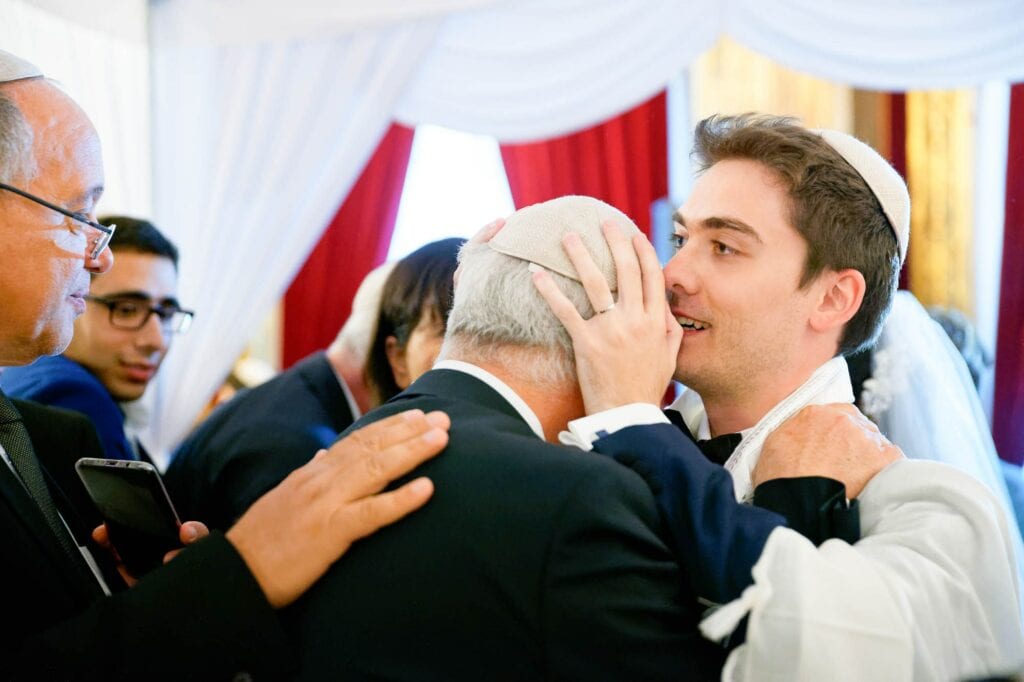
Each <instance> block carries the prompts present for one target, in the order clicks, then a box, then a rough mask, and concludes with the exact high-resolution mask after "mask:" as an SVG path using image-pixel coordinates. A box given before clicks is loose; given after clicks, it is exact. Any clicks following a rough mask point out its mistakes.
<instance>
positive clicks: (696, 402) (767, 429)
mask: <svg viewBox="0 0 1024 682" xmlns="http://www.w3.org/2000/svg"><path fill="white" fill-rule="evenodd" d="M852 402H853V385H852V384H851V383H850V371H849V369H848V368H847V366H846V359H845V358H843V357H842V356H841V355H839V356H836V357H834V358H832V359H831V360H829V361H828V362H826V363H825V364H823V365H822V366H821V367H819V368H818V369H816V370H814V373H813V374H811V376H810V377H809V378H808V379H807V381H805V382H804V383H803V384H802V385H801V386H800V387H799V388H797V389H796V390H795V391H793V392H792V393H790V394H789V395H788V396H787V397H786V398H784V399H783V400H782V401H781V402H780V403H779V404H777V405H776V406H775V407H773V408H772V409H770V410H769V411H768V413H767V414H765V415H764V416H763V417H762V418H761V420H760V421H758V422H757V423H756V424H754V426H752V427H750V428H749V429H745V430H743V431H741V432H740V435H742V436H743V439H742V440H741V441H740V444H739V445H738V446H736V449H735V450H734V451H733V453H732V456H731V457H730V458H729V459H728V461H726V463H725V468H726V469H728V470H729V472H730V473H731V474H732V480H733V485H734V486H735V488H736V499H738V500H741V501H742V500H746V499H747V498H749V497H750V495H751V494H752V493H753V485H752V483H751V473H752V472H753V471H754V466H755V465H756V464H757V459H758V457H760V456H761V447H762V446H763V445H764V440H765V438H767V437H768V434H770V433H771V432H772V431H774V430H775V429H777V428H778V427H779V425H781V424H782V422H784V421H786V420H787V419H789V418H790V417H792V416H793V415H794V414H796V413H797V412H799V411H800V410H801V409H803V408H804V407H806V406H807V405H825V404H827V403H852ZM669 409H673V410H676V411H677V412H679V413H680V414H681V415H682V416H683V421H684V422H686V426H687V428H689V429H690V433H692V434H693V435H694V437H695V438H697V439H698V440H704V439H707V438H710V437H711V428H710V426H709V424H708V415H707V412H705V411H704V403H703V401H702V400H701V399H700V396H699V395H697V393H696V392H695V391H693V390H690V389H684V390H683V393H682V395H680V396H679V398H678V399H676V401H675V402H674V403H672V405H671V407H670V408H669Z"/></svg>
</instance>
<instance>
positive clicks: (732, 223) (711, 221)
mask: <svg viewBox="0 0 1024 682" xmlns="http://www.w3.org/2000/svg"><path fill="white" fill-rule="evenodd" d="M672 220H673V221H674V222H676V223H678V224H680V225H682V226H684V227H685V226H686V220H685V219H684V218H683V214H682V213H680V212H679V211H676V212H675V213H673V214H672ZM700 225H701V226H702V227H705V228H707V229H709V230H733V231H735V232H739V233H740V234H742V235H745V236H747V237H750V238H751V239H753V240H755V241H756V242H757V243H758V244H763V243H764V242H763V241H762V240H761V235H759V234H758V233H757V230H755V229H754V228H752V227H751V226H750V225H747V224H746V223H745V222H743V221H742V220H736V219H735V218H723V217H720V216H712V217H710V218H705V219H704V220H701V221H700Z"/></svg>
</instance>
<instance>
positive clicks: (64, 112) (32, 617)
mask: <svg viewBox="0 0 1024 682" xmlns="http://www.w3.org/2000/svg"><path fill="white" fill-rule="evenodd" d="M102 191H103V162H102V158H101V155H100V144H99V139H98V136H97V134H96V130H95V129H94V128H93V126H92V124H91V123H90V122H89V120H88V118H87V117H86V115H85V113H84V112H83V111H82V110H81V109H80V108H79V107H78V106H77V105H76V104H75V103H74V102H73V101H72V100H71V98H70V97H68V96H67V95H66V94H64V93H63V92H62V91H61V90H60V88H58V87H57V86H56V85H55V84H54V83H52V82H51V81H47V80H46V79H44V78H43V77H42V74H41V73H40V71H39V69H38V68H36V67H35V66H33V65H32V64H30V63H28V62H26V61H24V60H22V59H19V58H18V57H15V56H14V55H11V54H8V53H6V52H4V51H3V50H0V243H2V244H3V262H2V267H0V301H2V305H0V366H20V365H25V364H28V363H31V362H33V361H34V360H37V359H38V358H40V357H42V356H45V355H51V354H54V353H60V352H62V351H63V350H65V349H66V348H67V346H68V344H69V343H70V341H71V336H72V329H73V327H74V320H75V318H77V317H78V316H80V315H82V314H83V313H85V311H86V307H87V306H90V307H95V306H99V310H100V311H102V310H103V309H104V307H105V306H106V305H107V304H105V303H100V302H98V301H95V300H94V301H90V300H89V296H90V291H89V289H90V286H89V285H90V275H100V274H102V273H105V272H106V271H108V270H109V269H110V267H111V264H112V261H113V259H112V256H111V253H110V250H109V249H107V244H108V240H109V237H110V236H111V234H112V233H114V229H113V228H112V227H108V226H105V225H102V224H100V223H98V222H96V221H95V220H94V219H93V215H94V212H95V204H96V202H97V201H98V200H99V197H100V195H101V194H102ZM118 258H121V256H120V255H119V256H118ZM99 282H100V278H97V279H96V284H97V285H98V284H99ZM94 291H99V289H95V290H94ZM92 295H96V294H95V293H94V294H92ZM103 298H112V297H109V296H104V297H103ZM161 298H162V296H161ZM154 305H155V306H157V307H159V306H160V303H159V302H156V303H154ZM107 310H108V312H107V314H108V322H109V314H110V313H109V308H107ZM165 312H166V308H165ZM114 314H115V315H116V316H117V319H119V320H120V319H121V318H122V316H127V317H131V315H128V314H127V313H126V312H125V310H124V309H123V308H122V310H121V312H120V313H117V312H116V311H115V313H114ZM173 318H174V316H173V315H171V316H170V318H169V319H171V320H173ZM448 423H449V422H448V419H447V417H445V416H444V415H443V414H440V413H436V414H431V415H425V414H423V413H422V412H416V411H410V412H406V413H404V414H402V415H397V416H396V417H395V418H393V419H391V420H385V421H384V422H381V423H380V424H381V427H380V428H377V427H376V425H373V426H370V427H367V429H366V430H365V431H364V432H362V433H360V434H352V435H350V436H349V437H347V438H345V439H344V440H342V441H340V442H339V443H336V444H335V445H333V446H331V448H330V449H328V450H326V451H321V452H320V453H318V456H317V457H315V458H314V459H313V461H312V462H310V463H309V464H307V465H305V466H303V467H302V468H301V469H299V470H298V471H296V472H295V473H294V474H293V475H292V476H289V477H288V478H286V479H285V480H284V481H283V482H282V483H281V484H280V485H279V486H278V487H276V488H274V489H273V490H271V491H269V492H268V493H267V494H266V495H264V496H263V497H262V498H260V499H259V500H257V501H256V502H255V503H254V504H253V506H252V507H251V508H250V509H249V510H248V511H247V512H246V513H245V514H244V515H243V516H242V517H241V518H240V519H239V520H238V522H237V523H236V524H235V525H234V526H232V527H231V528H230V529H229V530H228V531H226V532H225V533H219V532H213V533H207V532H205V529H204V528H203V527H202V524H196V523H190V522H186V523H185V524H183V525H182V527H181V532H180V540H181V542H182V543H183V544H188V545H189V546H188V547H186V548H185V549H183V550H182V551H181V552H180V553H179V554H178V555H177V556H175V557H174V558H172V559H171V560H169V561H167V562H166V565H164V566H162V567H160V568H157V569H155V570H154V571H153V572H152V573H151V574H148V575H146V576H144V577H142V578H141V579H140V580H138V581H137V584H133V586H132V587H131V589H125V585H124V584H122V585H121V586H120V587H121V591H118V588H117V586H116V585H114V584H112V583H110V582H107V581H105V580H103V576H100V575H99V573H98V572H97V570H96V564H98V563H109V559H110V557H109V556H108V555H107V553H106V552H105V551H103V550H102V549H100V548H97V547H96V546H95V545H92V546H89V542H88V535H89V533H88V529H87V528H83V527H82V526H83V523H82V521H83V519H82V517H81V511H82V507H81V506H80V505H79V504H78V503H77V501H76V499H75V498H76V497H77V496H76V495H75V493H74V492H72V491H71V490H70V484H69V487H68V488H66V487H65V483H66V482H67V481H69V480H71V479H70V477H69V476H63V480H60V479H61V478H62V475H61V472H62V471H63V472H64V473H66V472H67V470H68V469H69V468H70V467H69V466H67V464H66V460H70V461H72V462H73V461H74V460H75V459H77V458H78V457H80V456H83V455H92V452H93V451H95V450H98V449H99V445H98V442H97V440H96V436H95V433H94V432H93V431H92V429H91V427H90V426H89V424H88V422H87V421H86V420H85V419H84V418H83V417H81V416H80V415H76V414H74V413H71V412H68V411H67V410H60V409H55V408H52V407H47V406H43V405H39V404H36V403H33V402H31V401H19V400H14V401H12V400H9V399H8V398H7V396H6V395H5V394H4V393H3V391H0V557H2V559H0V603H3V615H2V617H0V679H5V680H7V679H19V680H21V679H60V680H66V679H75V680H86V679H88V680H122V679H125V680H138V679H146V680H148V679H199V678H201V679H243V678H244V679H250V678H251V677H252V676H253V675H257V676H259V677H261V678H267V679H277V678H278V677H281V676H283V675H285V674H286V673H287V672H288V671H289V670H290V667H291V665H292V660H293V659H292V655H291V647H290V645H289V642H288V640H287V638H286V636H285V634H284V632H283V629H282V623H281V620H280V618H279V617H278V616H277V614H276V613H275V610H276V609H280V608H283V607H285V606H287V605H288V604H290V603H292V602H293V601H294V600H295V599H297V598H298V597H299V596H300V595H301V594H302V593H303V592H305V591H306V590H307V589H308V588H309V587H310V586H311V585H312V584H313V582H315V581H316V580H317V579H318V578H319V577H320V576H322V575H323V574H324V572H326V571H327V569H328V568H329V567H330V565H331V564H332V563H334V562H335V561H336V560H337V559H338V558H339V557H340V556H341V555H342V554H344V553H345V552H346V551H347V550H348V549H349V547H350V546H351V545H352V543H353V542H355V541H356V540H358V539H359V538H361V537H364V536H366V535H368V534H370V533H372V532H374V531H375V530H377V529H378V528H380V527H381V526H383V525H386V524H388V523H392V522H394V521H396V520H398V519H400V518H401V517H403V516H405V515H406V514H408V513H409V512H411V511H412V510H414V509H416V508H418V507H420V506H421V505H423V504H424V503H425V502H426V501H427V499H428V498H429V497H430V496H431V494H432V492H433V487H432V485H431V483H430V482H429V481H428V480H426V479H424V478H422V477H421V478H417V479H416V480H413V481H411V482H409V483H406V484H404V485H401V486H400V487H398V488H397V489H395V490H391V491H388V492H386V493H379V492H378V491H380V490H381V489H382V488H383V487H384V486H385V485H387V484H388V482H390V481H392V480H394V479H395V478H398V477H399V476H402V475H404V474H406V473H408V472H409V471H410V470H411V469H413V468H414V467H416V466H417V465H418V464H419V463H420V462H422V461H424V460H425V459H427V458H429V457H431V456H433V455H436V454H437V453H438V452H440V451H441V450H442V449H443V448H444V445H445V443H446V442H447V433H446V431H447V426H448ZM83 427H84V428H83ZM81 492H82V493H83V494H84V490H83V491H81ZM102 536H103V533H102V532H101V531H100V530H97V531H96V532H94V534H93V539H94V540H97V541H99V540H101V539H102ZM108 568H109V566H108ZM105 575H109V571H105V572H104V576H105ZM118 577H119V576H118ZM132 582H133V583H135V582H136V581H132ZM109 592H114V594H112V595H111V594H109Z"/></svg>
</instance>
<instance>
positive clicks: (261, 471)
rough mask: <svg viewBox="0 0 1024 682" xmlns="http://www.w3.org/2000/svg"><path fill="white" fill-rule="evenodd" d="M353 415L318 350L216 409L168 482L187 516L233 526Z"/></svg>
mask: <svg viewBox="0 0 1024 682" xmlns="http://www.w3.org/2000/svg"><path fill="white" fill-rule="evenodd" d="M352 419H353V416H352V412H351V410H350V409H349V406H348V401H346V399H345V393H344V392H343V391H342V388H341V385H340V384H339V383H338V378H337V376H336V375H335V373H334V370H333V369H332V368H331V365H330V363H329V362H328V361H327V357H326V355H324V354H323V353H315V354H313V355H310V356H309V357H307V358H305V359H304V360H302V361H301V362H299V363H297V364H296V365H295V366H293V367H291V368H290V369H288V370H287V371H286V372H283V373H282V374H281V375H279V376H277V377H275V378H274V379H272V380H270V381H268V382H267V383H265V384H263V385H261V386H257V387H256V388H253V389H251V390H248V391H244V392H242V393H239V394H238V395H236V396H235V397H234V398H232V399H231V400H230V401H229V402H228V403H226V404H225V405H222V406H220V407H219V408H217V409H216V410H215V411H214V412H213V414H211V415H210V416H209V418H207V420H206V421H204V422H203V423H202V424H200V426H199V428H197V429H196V430H195V432H193V433H192V435H190V436H189V437H188V438H187V439H186V440H185V442H184V443H182V444H181V446H180V447H179V448H178V449H177V451H176V452H175V453H174V456H173V458H172V460H171V464H170V466H169V467H168V468H167V472H166V473H165V474H164V483H165V484H166V486H167V489H168V492H169V493H170V495H171V499H172V500H173V501H174V504H175V507H176V508H177V510H178V514H179V516H181V518H187V519H197V520H199V521H203V522H205V523H206V524H207V525H208V526H210V528H220V529H226V528H229V527H230V526H231V525H232V524H233V523H234V522H235V521H236V520H237V519H238V517H239V516H241V515H242V514H243V513H244V512H245V510H246V509H248V508H249V506H250V505H251V504H252V503H253V502H255V501H256V500H257V499H259V498H260V497H262V496H263V494H264V493H266V492H267V491H268V490H270V489H271V488H273V487H274V486H276V485H277V484H278V483H280V482H281V481H282V480H284V478H285V477H286V476H288V474H290V473H291V472H292V471H294V470H295V469H297V468H299V467H301V466H302V465H303V464H305V463H306V462H308V461H309V460H310V459H312V458H313V455H315V454H316V452H317V450H319V449H321V448H327V447H330V446H331V444H332V443H334V441H335V440H336V439H337V437H338V434H339V433H341V432H342V431H344V430H345V428H347V427H348V426H349V424H351V423H352Z"/></svg>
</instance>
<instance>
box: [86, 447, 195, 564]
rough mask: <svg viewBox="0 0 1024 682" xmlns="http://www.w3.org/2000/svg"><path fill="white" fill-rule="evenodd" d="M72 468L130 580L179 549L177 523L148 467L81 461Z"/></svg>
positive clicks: (112, 461)
mask: <svg viewBox="0 0 1024 682" xmlns="http://www.w3.org/2000/svg"><path fill="white" fill-rule="evenodd" d="M75 469H76V470H77V471H78V476H79V477H80V478H81V479H82V483H83V484H85V488H86V490H87V491H88V493H89V496H90V497H91V498H92V500H93V502H94V503H95V504H96V507H97V508H98V509H99V511H100V515H101V516H102V517H103V520H104V523H105V524H106V526H107V532H108V534H109V536H110V542H111V544H112V545H113V547H114V549H115V550H116V551H117V554H118V556H120V558H121V561H122V562H123V563H124V565H125V567H126V568H127V569H128V571H129V572H130V573H131V574H132V575H133V576H135V577H140V576H142V575H143V574H145V573H148V572H149V571H151V570H153V569H154V568H156V567H158V566H160V565H161V564H162V563H163V558H164V555H166V554H167V552H170V551H172V550H175V549H180V548H181V546H182V545H181V541H180V539H179V537H178V529H179V528H180V527H181V521H180V520H179V519H178V515H177V513H176V512H175V511H174V505H173V504H172V503H171V500H170V498H169V497H168V496H167V490H166V489H165V488H164V485H163V481H161V480H160V474H159V473H158V472H157V470H156V469H155V468H154V467H153V466H152V465H151V464H148V463H146V462H133V461H126V460H117V459H94V458H84V459H80V460H79V461H78V462H77V463H76V464H75Z"/></svg>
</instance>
